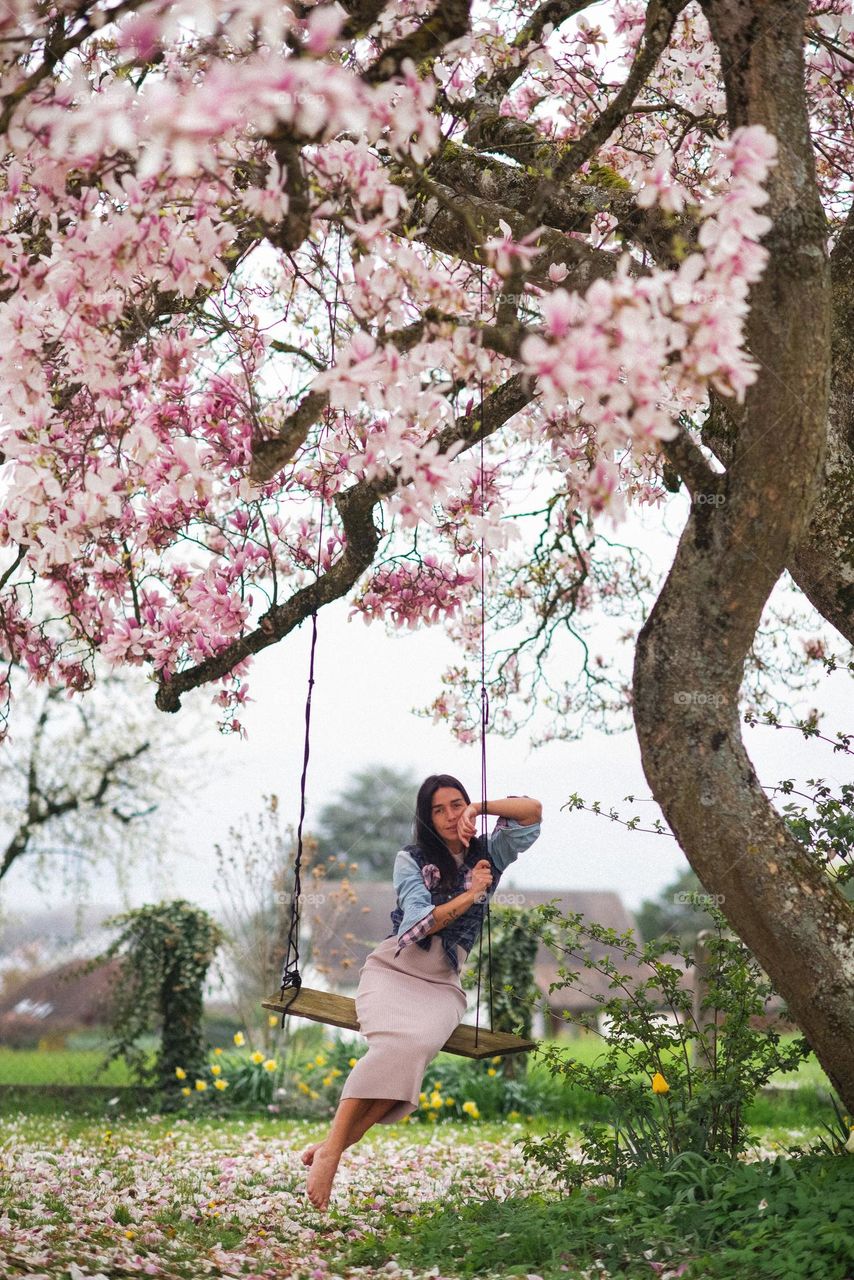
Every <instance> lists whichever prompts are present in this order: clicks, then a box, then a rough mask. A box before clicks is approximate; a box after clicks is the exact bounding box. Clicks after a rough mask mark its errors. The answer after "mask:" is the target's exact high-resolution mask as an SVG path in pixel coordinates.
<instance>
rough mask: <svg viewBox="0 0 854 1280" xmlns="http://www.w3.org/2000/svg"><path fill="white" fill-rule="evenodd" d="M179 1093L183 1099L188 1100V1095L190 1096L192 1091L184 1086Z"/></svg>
mask: <svg viewBox="0 0 854 1280" xmlns="http://www.w3.org/2000/svg"><path fill="white" fill-rule="evenodd" d="M181 1092H182V1093H183V1095H184V1097H185V1098H189V1096H190V1094H191V1093H192V1092H193V1091H192V1089H191V1088H190V1087H189V1086H188V1085H185V1086H184V1088H183V1089H182V1090H181Z"/></svg>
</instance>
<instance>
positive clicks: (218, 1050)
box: [214, 1049, 222, 1057]
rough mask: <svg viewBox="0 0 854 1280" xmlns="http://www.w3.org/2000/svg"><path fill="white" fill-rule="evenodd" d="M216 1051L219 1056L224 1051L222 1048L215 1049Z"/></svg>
mask: <svg viewBox="0 0 854 1280" xmlns="http://www.w3.org/2000/svg"><path fill="white" fill-rule="evenodd" d="M214 1053H215V1054H216V1055H217V1057H219V1055H220V1054H221V1053H222V1049H214Z"/></svg>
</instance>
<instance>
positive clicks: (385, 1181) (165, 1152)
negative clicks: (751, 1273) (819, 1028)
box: [0, 1112, 854, 1280]
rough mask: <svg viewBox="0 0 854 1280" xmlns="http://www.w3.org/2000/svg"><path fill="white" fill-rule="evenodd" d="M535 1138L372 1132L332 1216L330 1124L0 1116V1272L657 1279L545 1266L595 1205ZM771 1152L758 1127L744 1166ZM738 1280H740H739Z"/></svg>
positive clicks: (503, 1128) (541, 1125) (482, 1126)
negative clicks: (325, 1161)
mask: <svg viewBox="0 0 854 1280" xmlns="http://www.w3.org/2000/svg"><path fill="white" fill-rule="evenodd" d="M546 1127H547V1126H546V1124H545V1122H544V1121H543V1120H537V1121H535V1122H534V1123H533V1124H527V1123H516V1124H508V1123H503V1124H486V1123H482V1122H473V1123H460V1124H457V1123H454V1124H449V1123H443V1124H441V1125H428V1124H421V1123H419V1124H412V1123H409V1124H398V1125H388V1126H386V1125H380V1126H377V1127H376V1128H375V1129H374V1130H372V1131H371V1132H370V1133H369V1134H368V1135H367V1136H366V1138H364V1139H363V1140H362V1142H361V1143H359V1144H358V1145H357V1146H355V1147H352V1148H350V1149H349V1150H348V1151H347V1152H346V1153H345V1155H344V1158H343V1160H342V1164H341V1167H340V1171H339V1177H338V1179H337V1181H336V1184H335V1188H334V1190H333V1198H332V1204H331V1208H330V1211H329V1212H328V1213H327V1214H321V1213H318V1212H317V1211H316V1210H315V1209H314V1208H313V1207H312V1205H311V1203H310V1202H309V1200H308V1199H307V1197H306V1195H305V1180H306V1171H305V1168H304V1166H303V1165H302V1164H301V1163H300V1160H299V1154H300V1152H301V1151H302V1149H303V1148H304V1147H305V1145H307V1143H309V1142H311V1141H316V1140H317V1139H318V1138H319V1137H322V1136H323V1135H324V1133H325V1129H326V1126H325V1125H323V1126H321V1125H317V1124H306V1123H301V1122H298V1121H284V1120H279V1119H276V1118H271V1117H264V1118H249V1117H225V1116H220V1115H216V1114H213V1113H209V1114H207V1115H203V1114H199V1115H196V1116H193V1117H186V1116H160V1115H157V1114H136V1115H134V1116H123V1115H121V1114H115V1112H114V1113H113V1115H112V1116H111V1118H110V1120H109V1122H106V1123H105V1121H104V1120H103V1119H100V1118H98V1119H93V1118H92V1117H81V1116H77V1117H68V1116H65V1115H62V1114H59V1115H54V1116H47V1115H35V1116H33V1115H24V1114H20V1115H17V1116H12V1115H7V1116H6V1117H5V1119H4V1125H3V1130H2V1133H3V1137H2V1142H0V1221H3V1222H4V1226H3V1228H2V1244H0V1252H2V1253H3V1254H4V1255H5V1259H6V1262H5V1266H6V1267H7V1270H6V1271H4V1272H3V1274H9V1275H20V1276H27V1275H29V1276H32V1277H45V1278H48V1280H69V1277H70V1278H71V1280H79V1277H80V1275H81V1274H82V1275H85V1276H89V1277H93V1276H101V1277H109V1278H110V1280H112V1277H117V1276H130V1275H140V1274H142V1275H146V1274H147V1275H153V1276H161V1277H176V1278H177V1277H180V1278H182V1280H183V1278H184V1277H187V1280H197V1278H198V1277H200V1276H203V1275H217V1276H234V1277H237V1276H244V1277H253V1278H254V1280H262V1278H263V1280H268V1278H269V1280H281V1278H282V1277H287V1278H288V1280H335V1277H337V1276H342V1277H344V1276H346V1277H348V1278H349V1277H353V1280H356V1277H358V1278H359V1280H371V1278H372V1277H377V1278H378V1277H380V1276H383V1277H386V1280H388V1277H389V1275H393V1274H400V1272H399V1271H398V1272H395V1268H394V1262H393V1259H394V1258H395V1257H397V1256H400V1258H401V1265H402V1266H405V1267H406V1268H408V1270H407V1272H406V1275H407V1276H408V1277H409V1280H426V1277H428V1276H432V1277H433V1280H436V1277H437V1271H436V1268H435V1261H436V1250H437V1249H441V1250H442V1251H443V1253H442V1257H441V1267H440V1270H439V1273H438V1274H439V1275H440V1276H444V1277H446V1280H452V1278H453V1277H456V1276H460V1277H472V1276H477V1277H486V1276H497V1277H505V1276H506V1277H509V1276H515V1277H520V1276H521V1277H524V1276H526V1275H530V1274H536V1275H541V1276H542V1277H543V1280H567V1277H568V1280H582V1277H587V1280H592V1278H593V1277H595V1278H596V1280H608V1277H611V1276H612V1275H613V1276H615V1277H616V1276H618V1275H619V1276H622V1275H624V1274H625V1275H627V1276H628V1275H632V1276H634V1275H638V1276H640V1275H641V1274H643V1275H651V1274H652V1272H650V1271H649V1268H648V1264H647V1262H646V1261H645V1260H644V1259H643V1257H642V1251H639V1253H638V1260H639V1264H640V1266H641V1268H642V1270H638V1271H634V1270H632V1271H627V1272H623V1271H622V1270H619V1269H617V1270H614V1271H611V1270H608V1269H604V1270H601V1271H600V1270H599V1269H598V1268H597V1269H595V1270H593V1271H590V1270H588V1269H587V1263H586V1262H585V1264H584V1266H583V1267H582V1266H581V1265H580V1264H579V1266H578V1267H576V1266H575V1265H574V1264H572V1263H571V1262H562V1263H558V1262H557V1261H555V1260H554V1259H552V1260H551V1261H549V1258H551V1255H552V1253H554V1255H555V1259H556V1258H557V1256H558V1255H559V1253H560V1250H557V1252H555V1248H554V1246H555V1245H556V1243H561V1244H562V1246H563V1247H568V1245H569V1243H570V1242H571V1237H572V1215H573V1214H574V1213H576V1211H577V1210H584V1212H585V1213H587V1214H588V1217H589V1215H590V1213H591V1212H592V1211H591V1209H590V1208H589V1202H590V1197H584V1196H582V1197H581V1198H580V1199H574V1198H572V1197H567V1196H561V1195H560V1193H559V1191H558V1190H557V1188H556V1186H555V1183H554V1180H553V1177H552V1175H551V1174H550V1173H548V1172H547V1171H544V1170H542V1169H539V1168H538V1167H537V1166H535V1165H533V1164H530V1163H529V1164H527V1165H526V1164H525V1162H524V1161H523V1160H522V1158H521V1155H520V1152H519V1149H518V1146H516V1145H514V1140H516V1139H521V1138H523V1137H524V1136H525V1135H526V1134H529V1133H536V1132H543V1131H544V1130H545V1129H546ZM779 1140H783V1141H788V1140H797V1135H794V1134H783V1133H781V1134H780V1137H779ZM777 1149H778V1148H775V1147H774V1146H773V1145H772V1139H771V1137H770V1135H767V1134H766V1135H764V1136H763V1140H762V1143H761V1144H760V1146H759V1147H757V1149H755V1150H754V1151H753V1152H752V1153H751V1156H752V1157H754V1158H763V1157H766V1158H767V1157H773V1155H774V1154H776V1150H777ZM838 1163H839V1164H840V1165H842V1164H845V1163H846V1162H845V1161H844V1160H840V1161H839V1162H838ZM846 1168H847V1166H846ZM851 1169H852V1171H854V1160H852V1161H851ZM852 1190H854V1187H852ZM585 1204H587V1205H588V1208H587V1209H586V1210H585V1209H584V1206H585ZM567 1215H569V1216H567ZM594 1216H595V1215H594ZM600 1217H601V1215H600ZM431 1222H432V1223H434V1227H433V1228H431V1225H430V1224H431ZM442 1224H444V1225H442ZM600 1225H601V1223H600ZM440 1226H441V1230H440ZM431 1230H433V1236H431V1234H430V1232H431ZM437 1232H438V1234H437ZM650 1239H652V1238H650ZM653 1244H654V1245H655V1247H658V1246H657V1244H655V1242H654V1241H653ZM662 1247H663V1246H662ZM455 1250H456V1251H458V1252H455ZM656 1256H658V1255H656ZM662 1256H663V1255H662ZM455 1259H458V1261H455ZM531 1261H535V1262H536V1265H535V1266H532V1265H531ZM72 1263H73V1264H74V1265H75V1266H76V1267H78V1268H80V1271H78V1272H74V1271H72V1270H71V1266H72ZM731 1280H740V1277H739V1275H738V1273H737V1272H735V1271H733V1272H732V1273H731ZM744 1280H747V1275H746V1273H745V1276H744ZM840 1280H842V1277H841V1273H840Z"/></svg>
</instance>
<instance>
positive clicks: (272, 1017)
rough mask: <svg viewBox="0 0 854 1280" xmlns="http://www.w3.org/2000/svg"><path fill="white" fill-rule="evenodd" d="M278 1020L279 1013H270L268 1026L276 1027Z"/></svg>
mask: <svg viewBox="0 0 854 1280" xmlns="http://www.w3.org/2000/svg"><path fill="white" fill-rule="evenodd" d="M278 1021H279V1017H278V1014H275V1013H271V1014H270V1016H269V1018H268V1019H267V1026H268V1027H275V1025H276V1023H277V1022H278Z"/></svg>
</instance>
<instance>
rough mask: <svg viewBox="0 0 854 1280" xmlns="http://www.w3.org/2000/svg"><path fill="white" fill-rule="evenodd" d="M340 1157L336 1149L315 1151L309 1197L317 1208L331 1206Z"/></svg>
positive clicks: (309, 1176)
mask: <svg viewBox="0 0 854 1280" xmlns="http://www.w3.org/2000/svg"><path fill="white" fill-rule="evenodd" d="M321 1146H322V1144H321ZM340 1159H341V1156H340V1153H337V1152H335V1151H327V1150H318V1151H316V1152H315V1154H314V1159H313V1161H312V1163H311V1168H310V1170H309V1174H308V1198H309V1200H310V1201H311V1203H312V1204H313V1205H314V1207H315V1209H326V1208H328V1207H329V1196H330V1194H331V1192H332V1183H333V1182H334V1181H335V1174H336V1172H337V1170H338V1162H339V1160H340Z"/></svg>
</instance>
